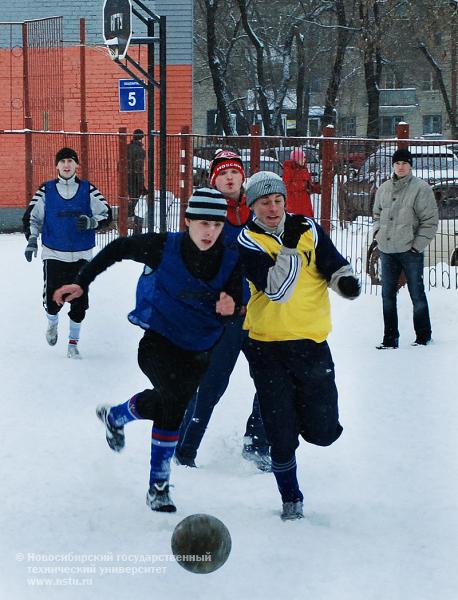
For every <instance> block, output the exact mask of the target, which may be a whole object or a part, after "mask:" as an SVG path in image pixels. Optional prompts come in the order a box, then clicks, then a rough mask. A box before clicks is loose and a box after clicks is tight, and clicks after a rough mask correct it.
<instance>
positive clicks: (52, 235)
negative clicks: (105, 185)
mask: <svg viewBox="0 0 458 600" xmlns="http://www.w3.org/2000/svg"><path fill="white" fill-rule="evenodd" d="M55 164H56V168H57V173H58V177H57V179H53V180H50V181H46V182H45V183H44V184H43V185H42V186H41V187H40V188H39V189H38V191H37V192H36V193H35V195H34V197H33V198H32V200H31V201H30V204H29V206H28V208H27V210H26V212H25V214H24V216H23V218H22V221H23V223H24V232H25V236H26V238H27V240H28V243H27V247H26V249H25V257H26V259H27V261H28V262H31V260H32V257H33V256H37V253H38V243H37V242H38V236H39V234H40V232H41V243H42V254H41V257H42V260H43V277H44V291H43V306H44V308H45V311H46V316H47V319H48V326H47V329H46V340H47V342H48V344H49V345H50V346H55V345H56V343H57V334H58V321H59V315H58V313H59V311H60V309H61V307H60V306H59V305H58V304H56V303H55V302H54V300H53V299H52V296H53V293H54V292H55V290H56V289H57V288H59V287H60V286H62V285H64V284H66V283H71V282H72V281H73V280H74V279H75V277H76V275H77V273H78V271H79V270H80V269H81V267H82V266H83V265H84V264H86V263H87V262H88V261H89V260H90V259H91V258H92V248H93V247H94V246H95V230H96V229H99V228H100V227H103V226H106V225H108V224H109V222H110V220H111V209H110V207H109V206H108V203H107V201H106V200H105V198H104V197H103V196H102V194H101V193H100V192H99V190H98V189H97V188H96V187H95V186H94V185H92V184H91V183H89V181H85V180H83V179H79V178H78V177H77V176H76V169H77V166H78V164H79V161H78V155H77V153H76V152H75V150H73V149H72V148H61V149H60V150H59V151H58V152H57V154H56V158H55ZM88 306H89V304H88V296H87V294H84V295H83V296H82V297H81V298H77V299H76V300H74V301H73V302H72V303H71V306H70V311H69V313H68V316H69V317H70V328H69V341H68V349H67V356H68V357H69V358H81V356H80V353H79V351H78V341H79V336H80V328H81V322H82V321H83V319H84V317H85V314H86V310H87V308H88Z"/></svg>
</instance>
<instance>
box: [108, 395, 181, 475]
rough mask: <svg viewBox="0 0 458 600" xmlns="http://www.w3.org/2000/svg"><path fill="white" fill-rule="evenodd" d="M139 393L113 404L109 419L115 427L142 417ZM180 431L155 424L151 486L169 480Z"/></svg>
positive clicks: (152, 439)
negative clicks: (161, 427) (138, 399)
mask: <svg viewBox="0 0 458 600" xmlns="http://www.w3.org/2000/svg"><path fill="white" fill-rule="evenodd" d="M138 395H139V394H135V396H132V398H131V399H130V400H128V401H127V402H124V403H123V404H118V405H117V406H113V407H112V408H111V409H110V412H109V413H108V421H109V422H110V424H111V425H112V426H113V427H124V425H125V424H126V423H129V422H130V421H135V420H137V419H141V418H142V417H141V416H140V415H139V413H138V411H137V406H136V401H137V397H138ZM178 439H179V432H178V430H177V431H169V430H167V429H159V428H158V427H154V426H153V431H152V434H151V470H150V487H151V486H152V485H153V483H157V482H159V481H168V480H169V477H170V462H171V460H172V457H173V455H174V453H175V448H176V446H177V444H178Z"/></svg>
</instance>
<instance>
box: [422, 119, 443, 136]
mask: <svg viewBox="0 0 458 600" xmlns="http://www.w3.org/2000/svg"><path fill="white" fill-rule="evenodd" d="M428 133H442V115H423V134H424V135H425V134H428Z"/></svg>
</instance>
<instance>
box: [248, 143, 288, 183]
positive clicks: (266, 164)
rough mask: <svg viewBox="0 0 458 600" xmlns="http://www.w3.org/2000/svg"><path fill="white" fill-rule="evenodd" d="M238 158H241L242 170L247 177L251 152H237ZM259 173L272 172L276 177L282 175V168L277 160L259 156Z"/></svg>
mask: <svg viewBox="0 0 458 600" xmlns="http://www.w3.org/2000/svg"><path fill="white" fill-rule="evenodd" d="M239 153H240V156H241V157H242V163H243V168H244V169H245V174H246V176H247V177H249V176H250V168H251V152H250V150H249V149H246V148H242V149H241V150H239ZM259 171H273V172H274V173H277V174H278V175H280V177H281V174H282V166H281V164H280V162H279V161H278V160H276V159H275V158H271V157H270V156H265V155H261V156H260V157H259Z"/></svg>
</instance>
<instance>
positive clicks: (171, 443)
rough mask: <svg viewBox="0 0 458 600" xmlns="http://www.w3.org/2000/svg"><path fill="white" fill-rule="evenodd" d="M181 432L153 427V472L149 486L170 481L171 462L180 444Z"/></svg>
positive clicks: (151, 472)
mask: <svg viewBox="0 0 458 600" xmlns="http://www.w3.org/2000/svg"><path fill="white" fill-rule="evenodd" d="M178 439H179V432H178V430H177V431H167V429H158V428H157V427H153V431H152V434H151V470H150V478H149V485H150V487H151V486H152V485H153V483H157V482H158V481H168V480H169V477H170V461H171V460H172V456H173V454H174V452H175V448H176V445H177V444H178Z"/></svg>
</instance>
